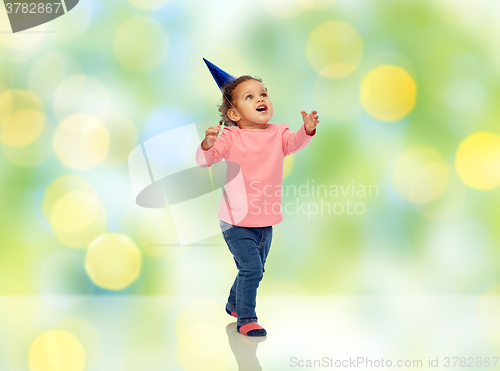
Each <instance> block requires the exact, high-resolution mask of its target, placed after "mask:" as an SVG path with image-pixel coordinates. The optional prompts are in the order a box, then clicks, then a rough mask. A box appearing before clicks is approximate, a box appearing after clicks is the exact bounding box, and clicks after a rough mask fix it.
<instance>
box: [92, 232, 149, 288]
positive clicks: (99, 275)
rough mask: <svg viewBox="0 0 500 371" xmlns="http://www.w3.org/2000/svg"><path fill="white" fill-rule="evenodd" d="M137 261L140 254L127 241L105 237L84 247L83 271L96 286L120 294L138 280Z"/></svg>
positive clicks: (110, 235) (117, 236) (108, 235)
mask: <svg viewBox="0 0 500 371" xmlns="http://www.w3.org/2000/svg"><path fill="white" fill-rule="evenodd" d="M141 260H142V254H141V251H140V250H139V248H138V247H137V245H136V244H135V243H134V242H133V241H132V240H131V239H130V237H128V236H126V235H123V234H118V233H106V234H103V235H101V236H99V237H98V238H97V239H95V240H94V241H93V242H92V243H91V244H90V246H89V247H88V249H87V255H86V257H85V269H86V270H87V273H88V275H89V277H90V278H91V279H92V281H93V282H94V283H95V284H96V285H97V286H100V287H103V288H105V289H108V290H122V289H124V288H126V287H127V286H129V285H130V284H132V283H133V282H134V281H135V280H136V279H137V278H138V277H139V273H140V271H141Z"/></svg>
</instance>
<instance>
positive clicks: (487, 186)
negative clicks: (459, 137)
mask: <svg viewBox="0 0 500 371" xmlns="http://www.w3.org/2000/svg"><path fill="white" fill-rule="evenodd" d="M455 167H456V170H457V173H458V175H459V177H460V179H461V180H462V181H463V182H464V183H465V184H466V185H468V186H469V187H471V188H475V189H480V190H491V189H493V188H496V187H498V185H500V136H499V135H498V134H495V133H488V132H477V133H474V134H472V135H470V136H469V137H467V138H466V139H464V141H463V142H462V143H460V146H459V147H458V150H457V154H456V157H455Z"/></svg>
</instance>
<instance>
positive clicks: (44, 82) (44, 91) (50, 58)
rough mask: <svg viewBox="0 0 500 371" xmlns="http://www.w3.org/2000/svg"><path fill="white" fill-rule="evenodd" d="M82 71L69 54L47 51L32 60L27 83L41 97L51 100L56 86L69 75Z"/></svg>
mask: <svg viewBox="0 0 500 371" xmlns="http://www.w3.org/2000/svg"><path fill="white" fill-rule="evenodd" d="M81 73H82V67H81V66H80V64H79V63H78V62H77V60H76V59H75V58H74V57H73V56H71V55H70V54H66V53H63V52H52V53H48V54H46V55H44V56H42V57H40V58H39V59H37V60H36V62H34V64H33V67H31V70H30V74H29V80H28V84H29V87H30V90H31V91H33V92H34V93H36V94H37V95H38V96H39V97H41V98H42V99H45V100H48V101H51V100H52V99H53V96H54V94H55V92H56V90H57V88H58V86H59V85H60V84H61V83H62V82H63V81H64V80H65V79H67V78H68V77H69V76H72V75H77V74H81Z"/></svg>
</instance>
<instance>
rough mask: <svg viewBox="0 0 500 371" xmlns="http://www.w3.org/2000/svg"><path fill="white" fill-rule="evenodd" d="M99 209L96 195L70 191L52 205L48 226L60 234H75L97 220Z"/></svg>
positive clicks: (99, 205) (99, 204)
mask: <svg viewBox="0 0 500 371" xmlns="http://www.w3.org/2000/svg"><path fill="white" fill-rule="evenodd" d="M100 208H101V203H100V201H99V199H98V198H97V196H96V195H94V194H92V193H89V192H82V191H71V192H68V193H66V194H65V195H63V196H62V197H60V198H59V199H58V200H57V201H56V203H55V204H54V207H53V209H52V214H51V218H50V224H51V225H52V228H54V229H57V230H59V231H61V232H68V233H77V232H80V231H82V230H84V229H85V228H88V227H89V226H90V225H92V223H94V222H95V221H96V220H97V217H98V215H99V211H100Z"/></svg>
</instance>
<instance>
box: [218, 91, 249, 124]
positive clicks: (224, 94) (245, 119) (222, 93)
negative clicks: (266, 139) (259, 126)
mask: <svg viewBox="0 0 500 371" xmlns="http://www.w3.org/2000/svg"><path fill="white" fill-rule="evenodd" d="M222 95H223V96H224V98H226V99H227V101H228V102H229V104H230V105H231V107H233V108H234V110H235V111H236V112H238V110H237V109H236V107H235V106H233V104H232V103H231V101H230V100H229V98H228V97H226V94H224V93H222ZM238 115H240V116H241V118H242V119H243V120H245V121H246V122H248V123H249V124H250V125H252V123H251V122H249V121H248V120H247V119H246V118H244V117H243V115H242V114H241V113H239V112H238Z"/></svg>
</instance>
